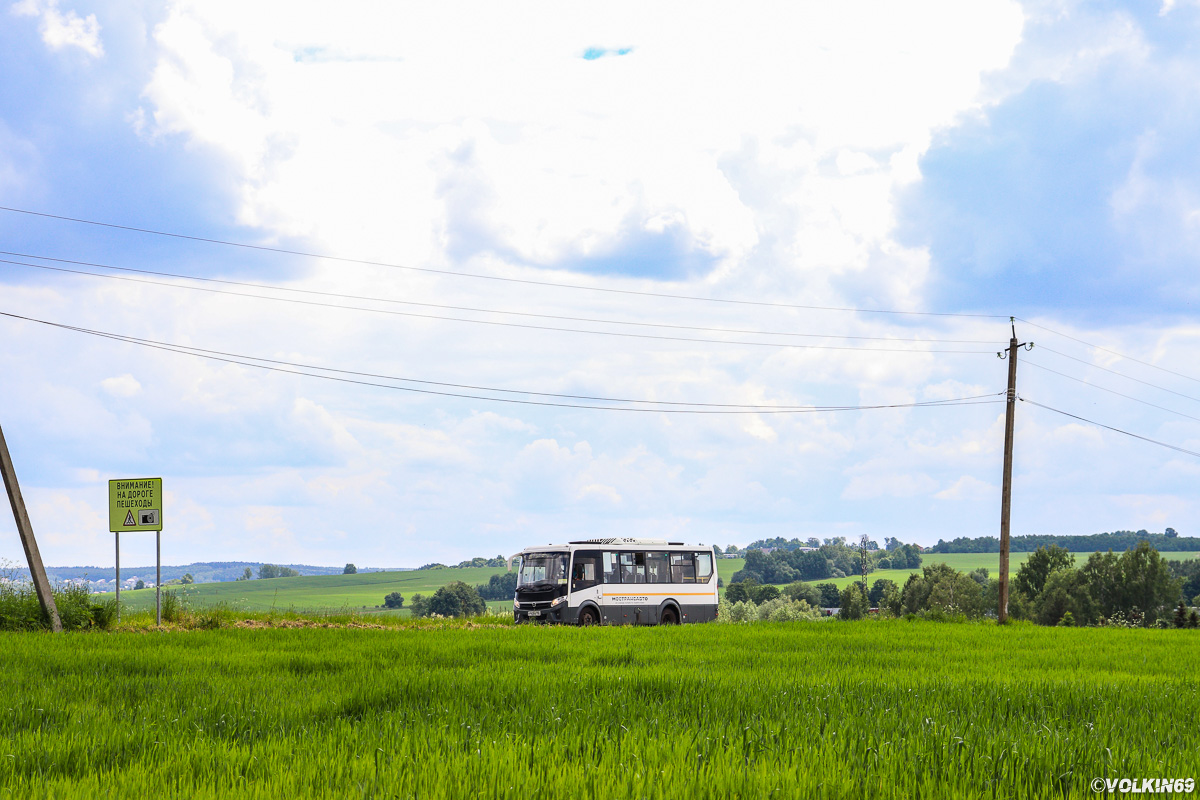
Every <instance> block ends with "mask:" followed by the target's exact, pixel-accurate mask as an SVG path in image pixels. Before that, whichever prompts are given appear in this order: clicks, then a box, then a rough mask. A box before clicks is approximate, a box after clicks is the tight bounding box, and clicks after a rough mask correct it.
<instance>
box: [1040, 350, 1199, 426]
mask: <svg viewBox="0 0 1200 800" xmlns="http://www.w3.org/2000/svg"><path fill="white" fill-rule="evenodd" d="M1025 363H1026V364H1028V365H1029V366H1031V367H1037V368H1038V369H1040V370H1044V371H1045V372H1052V373H1054V374H1055V375H1059V376H1061V377H1063V378H1066V379H1067V380H1070V381H1075V382H1076V383H1082V384H1083V385H1084V386H1091V387H1092V388H1093V389H1099V390H1100V391H1102V392H1108V393H1109V394H1115V395H1116V396H1117V397H1124V398H1125V399H1126V400H1132V401H1133V402H1135V403H1141V404H1142V405H1144V406H1150V407H1151V408H1157V409H1158V410H1159V411H1166V412H1167V413H1168V414H1174V415H1176V416H1179V417H1185V418H1187V419H1194V420H1196V422H1200V417H1193V416H1192V415H1191V414H1184V413H1183V412H1182V411H1176V410H1175V409H1173V408H1167V407H1166V406H1160V405H1155V404H1154V403H1150V402H1147V401H1145V400H1141V399H1139V398H1137V397H1133V396H1132V395H1128V394H1122V393H1120V392H1118V391H1114V390H1112V389H1109V388H1107V387H1104V386H1100V385H1098V384H1095V383H1089V382H1088V381H1085V380H1083V379H1082V378H1076V377H1075V376H1074V375H1068V374H1067V373H1065V372H1059V371H1058V370H1056V369H1050V368H1049V367H1043V366H1042V365H1041V364H1037V363H1035V362H1033V361H1029V360H1028V359H1026V361H1025Z"/></svg>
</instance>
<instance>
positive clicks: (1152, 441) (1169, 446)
mask: <svg viewBox="0 0 1200 800" xmlns="http://www.w3.org/2000/svg"><path fill="white" fill-rule="evenodd" d="M1018 399H1019V400H1021V402H1024V403H1029V404H1030V405H1032V406H1037V407H1038V408H1044V409H1046V410H1047V411H1053V412H1054V413H1055V414H1062V415H1063V416H1064V417H1070V418H1071V419H1077V420H1079V421H1080V422H1086V423H1087V424H1089V425H1095V426H1096V427H1098V428H1104V429H1105V430H1110V431H1113V432H1114V433H1121V434H1124V435H1125V436H1132V437H1133V438H1134V439H1141V440H1142V441H1143V442H1149V443H1150V444H1156V445H1158V446H1159V447H1165V448H1167V449H1168V450H1177V451H1179V452H1180V453H1187V454H1188V455H1189V456H1196V457H1197V458H1200V453H1198V452H1196V451H1195V450H1188V449H1187V448H1184V447H1177V446H1175V445H1173V444H1167V443H1166V442H1160V441H1158V440H1157V439H1151V438H1149V437H1148V436H1142V435H1141V434H1137V433H1130V432H1129V431H1126V430H1121V429H1120V428H1114V427H1113V426H1111V425H1105V424H1104V423H1102V422H1096V421H1095V420H1092V419H1087V418H1085V417H1081V416H1079V415H1078V414H1071V413H1068V412H1066V411H1062V410H1061V409H1057V408H1051V407H1050V406H1047V405H1043V404H1042V403H1038V402H1035V401H1033V400H1030V399H1029V398H1027V397H1020V396H1018Z"/></svg>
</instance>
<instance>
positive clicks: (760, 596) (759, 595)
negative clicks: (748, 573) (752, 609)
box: [750, 584, 779, 606]
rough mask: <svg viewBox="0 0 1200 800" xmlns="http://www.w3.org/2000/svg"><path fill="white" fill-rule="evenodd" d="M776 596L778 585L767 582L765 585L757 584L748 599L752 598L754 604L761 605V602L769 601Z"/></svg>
mask: <svg viewBox="0 0 1200 800" xmlns="http://www.w3.org/2000/svg"><path fill="white" fill-rule="evenodd" d="M778 597H779V587H778V586H772V585H770V584H767V585H766V586H759V587H758V588H757V589H755V590H754V594H753V595H752V596H751V598H750V599H752V600H753V601H754V602H755V604H757V605H760V606H761V605H762V604H763V603H769V602H770V601H772V600H775V599H776V598H778Z"/></svg>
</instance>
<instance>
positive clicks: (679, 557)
mask: <svg viewBox="0 0 1200 800" xmlns="http://www.w3.org/2000/svg"><path fill="white" fill-rule="evenodd" d="M695 582H696V567H695V565H694V563H693V562H692V554H691V553H671V583H695Z"/></svg>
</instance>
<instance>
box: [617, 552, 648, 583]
mask: <svg viewBox="0 0 1200 800" xmlns="http://www.w3.org/2000/svg"><path fill="white" fill-rule="evenodd" d="M645 582H646V554H645V553H621V583H645Z"/></svg>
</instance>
